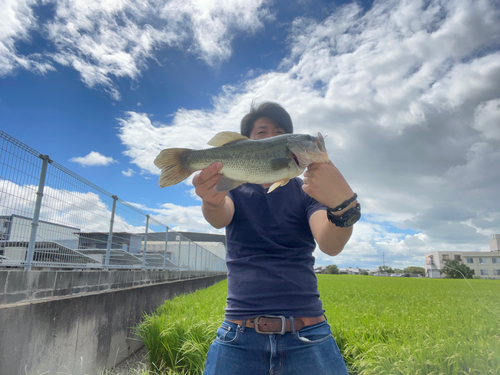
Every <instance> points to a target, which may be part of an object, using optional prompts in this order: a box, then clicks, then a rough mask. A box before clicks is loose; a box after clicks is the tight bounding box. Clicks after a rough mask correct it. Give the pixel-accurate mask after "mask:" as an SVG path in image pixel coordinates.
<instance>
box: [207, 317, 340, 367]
mask: <svg viewBox="0 0 500 375" xmlns="http://www.w3.org/2000/svg"><path fill="white" fill-rule="evenodd" d="M235 374H236V375H277V374H281V375H307V374H314V375H347V374H348V372H347V368H346V365H345V363H344V359H343V358H342V355H341V354H340V351H339V348H338V346H337V343H336V342H335V339H334V338H333V336H332V332H331V330H330V325H329V324H328V323H327V322H322V323H319V324H316V325H313V326H309V327H305V328H303V329H301V330H300V331H296V332H289V333H285V334H284V335H279V334H273V335H264V334H260V333H257V332H255V330H254V329H252V328H246V327H241V326H238V325H236V324H234V323H230V322H226V321H224V322H222V325H221V327H220V328H219V329H218V330H217V338H216V339H215V341H214V342H213V343H212V345H210V349H209V351H208V356H207V362H206V364H205V372H204V375H235Z"/></svg>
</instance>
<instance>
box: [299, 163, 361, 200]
mask: <svg viewBox="0 0 500 375" xmlns="http://www.w3.org/2000/svg"><path fill="white" fill-rule="evenodd" d="M302 189H303V190H304V191H305V192H306V193H307V194H308V195H309V196H310V197H312V198H314V199H316V200H317V201H318V202H319V203H322V204H324V205H325V206H327V207H330V208H335V207H337V206H338V205H339V204H341V203H343V202H344V201H346V200H347V199H349V198H351V197H352V196H353V195H354V192H353V191H352V189H351V187H350V186H349V184H348V183H347V181H346V180H345V178H344V176H342V173H340V171H339V170H338V169H337V167H335V165H333V163H332V162H331V161H329V162H328V163H314V164H311V165H309V167H307V170H306V171H305V173H304V184H303V185H302ZM355 205H356V201H354V202H352V203H351V204H350V205H349V207H351V206H355Z"/></svg>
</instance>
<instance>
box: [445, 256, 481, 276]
mask: <svg viewBox="0 0 500 375" xmlns="http://www.w3.org/2000/svg"><path fill="white" fill-rule="evenodd" d="M439 272H441V274H443V273H444V274H445V275H446V278H447V279H461V278H462V277H465V278H467V279H472V277H473V276H474V270H472V269H470V267H468V266H467V265H465V264H462V263H460V261H458V260H447V261H446V262H444V267H443V268H442V269H441V270H439Z"/></svg>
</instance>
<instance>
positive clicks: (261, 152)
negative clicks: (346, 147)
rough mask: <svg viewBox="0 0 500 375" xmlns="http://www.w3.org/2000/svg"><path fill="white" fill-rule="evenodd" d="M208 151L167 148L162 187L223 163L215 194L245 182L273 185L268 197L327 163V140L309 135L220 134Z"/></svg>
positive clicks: (162, 155)
mask: <svg viewBox="0 0 500 375" xmlns="http://www.w3.org/2000/svg"><path fill="white" fill-rule="evenodd" d="M208 144H209V145H210V146H216V147H214V148H209V149H205V150H190V149H186V148H168V149H165V150H163V151H162V152H160V154H159V155H158V156H157V157H156V159H155V162H154V163H155V165H156V166H157V167H158V168H160V169H161V170H162V171H161V176H160V179H159V182H158V183H159V186H160V187H161V188H162V187H166V186H172V185H175V184H178V183H179V182H181V181H183V180H185V179H186V178H188V177H189V176H190V175H191V174H192V173H193V172H196V171H199V170H201V169H204V168H206V167H208V166H210V165H211V164H213V163H215V162H218V161H220V162H222V169H221V170H220V172H219V173H220V174H222V175H223V176H222V177H221V179H220V180H219V182H218V183H217V185H216V186H215V191H216V192H221V191H229V190H232V189H234V188H236V187H238V186H240V185H242V184H244V183H245V182H250V183H252V184H269V183H274V184H273V185H272V186H271V187H270V189H269V191H268V193H270V192H272V191H273V190H274V189H276V188H277V187H278V186H284V185H286V184H287V183H288V181H290V179H292V178H294V177H297V176H299V175H300V174H301V173H302V172H303V171H304V169H305V168H306V167H307V166H308V165H309V164H312V163H327V162H328V154H327V153H326V148H325V140H324V139H323V136H322V135H321V134H320V133H318V136H317V137H313V136H310V135H307V134H282V135H278V136H275V137H270V138H265V139H259V140H253V139H249V138H247V137H245V136H244V135H241V134H239V133H235V132H221V133H218V134H216V135H215V137H213V138H212V139H211V140H210V141H209V142H208Z"/></svg>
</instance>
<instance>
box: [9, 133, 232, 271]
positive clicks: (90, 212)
mask: <svg viewBox="0 0 500 375" xmlns="http://www.w3.org/2000/svg"><path fill="white" fill-rule="evenodd" d="M213 246H214V248H217V247H218V246H224V245H223V244H217V243H216V242H215V243H213ZM219 253H220V248H219ZM1 266H10V267H24V268H25V269H27V270H29V269H31V268H32V267H44V268H45V267H48V268H78V269H87V268H89V269H92V268H102V269H110V268H126V269H178V270H181V269H186V270H188V269H189V270H206V271H227V269H226V264H225V261H224V259H222V258H221V257H219V256H217V255H215V254H214V253H213V252H211V251H209V250H207V249H206V248H204V247H202V246H200V245H199V244H197V243H195V242H194V241H192V240H190V239H189V238H187V237H186V236H185V235H183V234H181V233H178V232H174V231H172V230H169V227H168V226H167V225H165V224H163V223H162V222H160V221H159V220H157V219H156V218H154V217H153V216H151V215H148V214H146V213H144V212H143V211H141V210H139V209H138V208H136V207H134V206H133V205H132V204H130V203H127V202H126V201H123V200H121V199H120V198H118V197H117V196H116V195H113V194H111V193H109V192H107V191H106V190H104V189H102V188H101V187H99V186H97V185H95V184H93V183H92V182H90V181H87V180H86V179H84V178H83V177H81V176H79V175H77V174H75V173H73V172H71V171H70V170H68V169H66V168H65V167H63V166H62V165H60V164H58V163H56V162H55V161H53V160H51V159H50V158H49V156H48V155H42V154H41V153H39V152H38V151H36V150H33V149H32V148H30V147H28V146H26V145H25V144H23V143H22V142H20V141H18V140H17V139H15V138H13V137H11V136H9V135H8V134H6V133H5V132H3V131H0V267H1Z"/></svg>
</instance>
